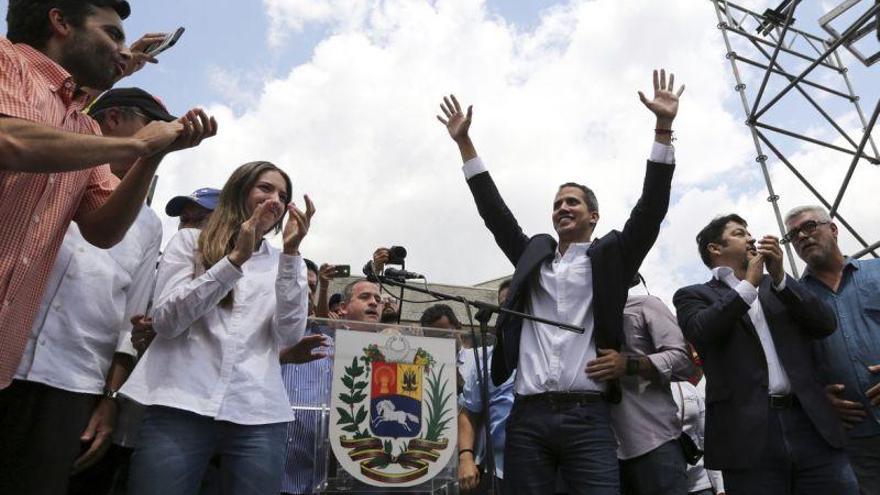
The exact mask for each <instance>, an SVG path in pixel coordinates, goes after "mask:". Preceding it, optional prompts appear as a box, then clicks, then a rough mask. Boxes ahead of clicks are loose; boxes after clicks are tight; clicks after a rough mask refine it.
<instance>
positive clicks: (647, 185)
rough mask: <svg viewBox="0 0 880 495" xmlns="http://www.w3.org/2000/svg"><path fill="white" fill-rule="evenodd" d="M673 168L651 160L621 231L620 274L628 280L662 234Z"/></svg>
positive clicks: (671, 165)
mask: <svg viewBox="0 0 880 495" xmlns="http://www.w3.org/2000/svg"><path fill="white" fill-rule="evenodd" d="M674 170H675V165H674V164H668V163H658V162H652V161H648V166H647V170H646V171H645V181H644V184H643V186H642V195H641V197H640V198H639V200H638V202H636V205H635V207H633V209H632V212H631V213H630V215H629V219H628V220H627V221H626V224H625V225H624V226H623V231H622V232H621V234H620V243H621V248H622V249H621V251H622V253H623V260H624V266H623V268H624V269H623V270H622V272H621V276H622V277H623V279H624V280H625V281H626V282H627V283H629V281H630V280H632V278H633V276H635V274H636V272H637V271H638V269H639V266H640V265H641V264H642V260H644V259H645V256H647V254H648V251H650V250H651V247H652V246H653V245H654V241H656V240H657V235H658V234H659V233H660V224H661V223H662V222H663V218H664V217H665V216H666V211H667V210H668V209H669V192H670V188H671V185H672V173H673V171H674Z"/></svg>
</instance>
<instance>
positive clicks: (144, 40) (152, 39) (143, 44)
mask: <svg viewBox="0 0 880 495" xmlns="http://www.w3.org/2000/svg"><path fill="white" fill-rule="evenodd" d="M166 35H167V33H147V34H145V35H143V36H141V39H139V40H137V41H135V42H134V43H132V44H131V46H130V47H128V50H129V51H130V52H131V57H130V58H129V59H127V60H126V61H125V70H124V71H123V72H122V76H121V77H120V79H121V78H122V77H128V76H130V75H132V74H134V73H135V72H137V71H139V70H141V69H143V68H144V65H146V64H147V62H149V63H151V64H157V63H159V61H158V60H156V58H155V57H153V56H152V55H148V54H147V50H148V49H149V48H150V47H151V46H153V45H154V44H156V43H161V42H162V41H163V40H164V39H165V36H166Z"/></svg>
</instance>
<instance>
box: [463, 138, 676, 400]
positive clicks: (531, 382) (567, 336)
mask: <svg viewBox="0 0 880 495" xmlns="http://www.w3.org/2000/svg"><path fill="white" fill-rule="evenodd" d="M650 160H651V161H655V162H660V163H669V164H671V163H674V162H675V153H674V149H673V147H672V146H667V145H664V144H660V143H657V142H654V145H653V148H652V149H651V158H650ZM463 170H464V174H465V177H466V178H468V179H470V178H471V177H473V176H474V175H477V174H479V173H482V172H485V171H486V167H485V165H483V162H482V160H480V158H479V157H476V158H473V159H471V160H468V161H467V162H465V164H464V167H463ZM589 246H590V244H589V243H575V244H571V245H569V247H568V249H567V250H566V252H565V254H564V255H563V254H561V253H560V252H559V250H558V249H557V251H556V256H555V257H554V258H553V260H552V261H548V262H545V263H544V264H542V265H541V269H540V275H539V277H538V280H537V282H538V283H536V284H535V283H533V284H530V289H529V300H528V303H527V308H526V310H527V312H528V313H530V314H532V315H534V316H538V317H541V318H545V319H549V320H555V321H562V322H566V323H570V324H572V325H576V326H580V327H583V328H584V330H585V331H584V333H582V334H578V333H575V332H571V331H568V330H563V329H561V328H558V327H555V326H551V325H547V324H544V323H538V322H535V321H532V320H523V325H522V334H521V336H520V344H519V364H518V365H517V367H518V370H519V371H518V372H517V374H516V384H515V387H514V389H515V390H516V393H517V394H520V395H532V394H539V393H543V392H551V391H553V392H557V391H562V392H568V391H576V392H587V391H597V392H601V391H604V390H605V385H604V384H603V383H599V382H595V381H593V380H591V379H590V378H588V377H587V373H586V372H585V371H584V369H586V367H587V362H589V361H592V360H594V359H596V343H595V336H594V333H593V326H594V324H593V276H592V270H593V266H592V263H591V262H590V257H589V256H587V248H589Z"/></svg>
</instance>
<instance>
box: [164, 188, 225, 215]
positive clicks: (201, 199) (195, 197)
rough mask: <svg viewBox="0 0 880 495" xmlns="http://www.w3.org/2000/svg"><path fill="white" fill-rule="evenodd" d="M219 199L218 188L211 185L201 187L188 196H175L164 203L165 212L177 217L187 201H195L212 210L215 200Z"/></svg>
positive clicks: (214, 206)
mask: <svg viewBox="0 0 880 495" xmlns="http://www.w3.org/2000/svg"><path fill="white" fill-rule="evenodd" d="M219 200H220V190H219V189H214V188H213V187H203V188H201V189H196V190H195V191H194V192H193V193H192V194H190V195H189V196H175V197H173V198H171V201H169V202H168V204H167V205H165V214H167V215H168V216H169V217H179V216H180V212H181V211H183V207H184V206H186V204H187V203H190V202H192V203H195V204H197V205H199V206H201V207H203V208H207V209H209V210H211V211H214V208H216V207H217V202H218V201H219Z"/></svg>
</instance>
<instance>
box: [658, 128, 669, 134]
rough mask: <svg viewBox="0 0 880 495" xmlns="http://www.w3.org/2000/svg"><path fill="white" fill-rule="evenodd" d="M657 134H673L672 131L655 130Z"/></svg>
mask: <svg viewBox="0 0 880 495" xmlns="http://www.w3.org/2000/svg"><path fill="white" fill-rule="evenodd" d="M654 132H656V133H657V134H672V132H673V131H672V129H654Z"/></svg>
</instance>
